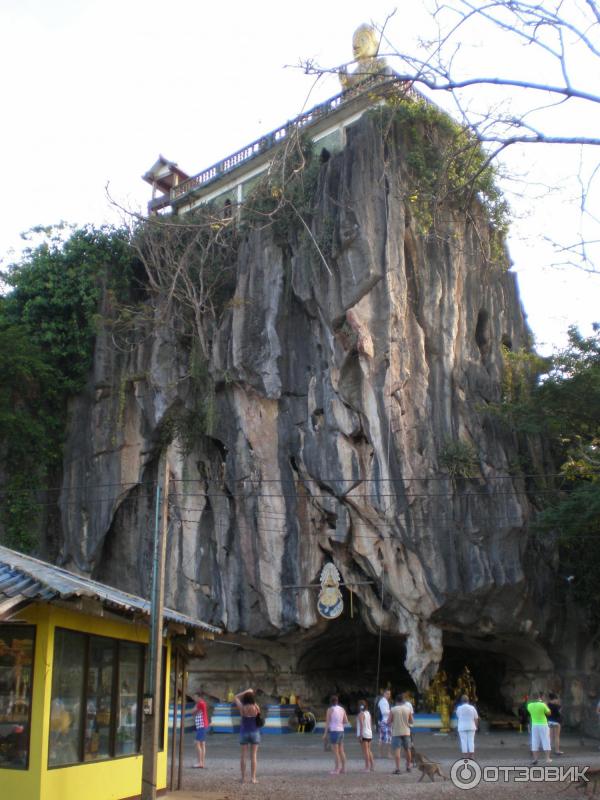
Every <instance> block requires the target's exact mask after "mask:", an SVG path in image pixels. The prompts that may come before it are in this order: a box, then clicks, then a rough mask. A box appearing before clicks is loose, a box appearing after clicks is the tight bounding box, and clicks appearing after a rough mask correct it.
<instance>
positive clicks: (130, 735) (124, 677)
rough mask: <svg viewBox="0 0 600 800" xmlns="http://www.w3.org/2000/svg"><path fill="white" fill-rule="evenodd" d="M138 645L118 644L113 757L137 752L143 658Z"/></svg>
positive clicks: (138, 746) (139, 734) (139, 729)
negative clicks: (116, 701) (117, 695)
mask: <svg viewBox="0 0 600 800" xmlns="http://www.w3.org/2000/svg"><path fill="white" fill-rule="evenodd" d="M141 655H142V653H141V652H140V648H139V646H138V645H135V644H131V643H130V642H120V646H119V701H118V706H117V714H118V718H117V734H116V741H115V755H117V756H124V755H127V754H128V753H137V752H138V750H139V749H140V740H141V715H140V714H138V709H139V708H140V704H141V686H142V675H143V658H140V656H141Z"/></svg>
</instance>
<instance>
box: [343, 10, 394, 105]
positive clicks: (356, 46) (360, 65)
mask: <svg viewBox="0 0 600 800" xmlns="http://www.w3.org/2000/svg"><path fill="white" fill-rule="evenodd" d="M352 52H353V54H354V60H355V62H356V69H355V70H354V72H352V73H350V74H349V73H348V70H347V68H346V67H342V69H341V70H340V83H341V84H342V89H343V90H344V91H345V90H346V89H350V88H351V87H352V86H355V85H356V84H357V83H360V82H361V81H362V80H365V78H368V77H369V76H370V75H376V74H378V73H379V72H383V71H384V70H386V69H387V63H386V60H385V58H380V57H379V56H378V55H377V53H378V52H379V35H378V34H377V31H376V30H375V28H373V27H372V26H371V25H361V26H360V27H358V28H357V29H356V30H355V31H354V36H353V37H352Z"/></svg>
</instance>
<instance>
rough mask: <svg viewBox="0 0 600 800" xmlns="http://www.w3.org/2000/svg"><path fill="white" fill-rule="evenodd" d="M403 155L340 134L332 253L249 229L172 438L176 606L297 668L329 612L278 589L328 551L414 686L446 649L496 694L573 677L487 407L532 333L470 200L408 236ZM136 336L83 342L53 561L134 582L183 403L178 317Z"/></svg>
mask: <svg viewBox="0 0 600 800" xmlns="http://www.w3.org/2000/svg"><path fill="white" fill-rule="evenodd" d="M405 159H406V149H405V145H404V144H403V143H402V139H401V137H400V136H399V135H398V136H395V135H394V132H393V131H392V134H391V136H390V137H389V138H388V139H386V138H385V137H384V136H383V135H382V132H381V127H380V125H378V123H377V120H376V119H374V118H371V117H369V115H366V116H364V117H363V118H362V119H361V120H360V121H359V122H357V123H356V124H355V125H354V126H352V127H351V128H350V129H349V130H348V141H347V145H346V147H345V149H344V150H343V151H342V152H340V153H339V154H337V155H335V156H333V157H332V158H330V159H329V161H327V163H326V164H324V165H323V166H322V168H321V174H320V179H319V187H318V192H317V196H316V200H315V202H316V212H315V215H314V220H313V224H312V233H313V236H314V239H315V240H316V241H317V242H320V244H321V251H322V253H323V254H325V255H326V261H327V265H325V264H324V263H323V260H322V258H321V257H320V255H319V253H318V252H317V250H316V248H315V246H314V243H313V242H312V241H311V240H310V238H309V237H307V236H302V235H300V230H301V228H298V229H290V231H289V236H288V238H287V241H285V242H281V241H280V240H277V241H276V240H275V238H274V236H273V230H272V228H269V227H268V226H267V227H264V228H262V229H261V230H256V231H254V232H251V233H249V234H248V236H247V237H246V239H245V241H244V244H243V246H242V248H241V251H240V254H239V259H238V276H237V288H236V292H235V297H234V302H232V303H230V307H229V309H228V310H227V311H226V312H225V314H224V316H223V318H222V320H221V323H220V325H219V327H218V329H217V330H216V331H215V333H214V337H213V340H212V353H211V359H210V372H211V374H212V375H213V377H214V379H215V382H216V392H215V420H216V423H215V428H214V430H213V431H212V434H211V436H209V437H203V438H201V439H200V440H199V441H198V442H197V446H196V447H195V448H194V449H193V450H192V451H191V452H185V453H184V452H183V451H182V449H181V447H180V446H179V443H178V442H177V441H175V442H173V443H172V444H171V445H170V448H169V456H170V466H171V470H172V476H173V482H172V484H171V494H170V499H169V503H170V520H171V523H170V532H169V537H170V539H169V563H168V602H169V603H170V604H171V605H173V606H176V607H178V608H180V609H182V610H184V611H186V612H187V613H189V614H197V615H199V616H200V617H202V618H204V619H207V620H208V621H210V622H211V623H214V624H217V625H222V626H223V627H224V628H225V629H226V630H227V631H228V632H229V633H230V634H235V635H238V639H237V641H238V642H239V641H241V639H239V635H240V634H243V635H244V636H245V637H247V638H246V642H247V643H248V646H247V648H246V652H247V653H249V654H248V655H247V659H248V663H249V664H250V666H249V667H248V670H249V671H250V674H254V673H255V672H256V670H258V672H259V673H260V672H261V671H262V672H263V673H265V674H266V673H267V672H269V671H270V672H271V674H272V673H273V671H275V672H278V671H280V670H284V671H286V670H287V671H288V672H289V673H290V674H295V675H296V676H297V674H298V673H299V671H301V663H302V655H303V653H304V652H305V651H306V648H305V647H304V645H305V644H306V647H308V645H309V644H310V643H311V642H314V641H315V637H316V636H317V635H323V634H325V633H326V629H327V625H326V624H325V623H323V621H322V620H321V621H320V620H319V618H318V616H317V613H316V605H315V602H314V601H315V596H314V593H312V590H294V589H290V588H286V587H289V586H292V585H293V586H296V585H304V584H310V583H314V582H315V581H316V580H317V579H318V575H319V572H320V569H321V567H322V565H323V563H324V562H326V561H329V560H333V561H334V563H335V564H336V565H337V567H338V568H339V570H340V572H341V573H342V576H343V579H344V580H345V581H347V582H351V581H355V582H357V583H358V584H359V585H356V587H355V598H356V599H355V602H356V603H357V608H359V610H360V612H359V613H360V615H361V620H362V623H361V624H363V625H364V629H365V630H366V631H367V632H369V631H370V632H371V633H373V634H375V633H376V632H378V631H379V629H380V628H381V629H382V631H383V632H384V633H385V635H386V636H390V637H392V638H394V639H397V640H398V641H399V642H402V645H403V647H404V653H405V665H406V668H407V670H408V672H409V673H410V675H411V676H412V678H413V679H414V681H415V682H416V683H417V685H419V686H423V685H425V684H426V683H427V681H428V680H429V678H430V677H431V676H432V674H434V673H435V671H436V669H437V666H438V663H439V661H440V659H441V657H442V653H443V648H444V645H445V644H449V645H453V646H458V647H461V646H463V647H467V648H471V649H473V650H474V651H475V650H478V649H480V648H483V649H486V648H487V649H488V650H489V651H490V652H491V653H492V656H494V654H495V656H497V657H498V658H500V659H505V660H507V659H508V661H507V664H508V667H507V671H506V673H505V680H506V691H507V692H508V693H509V694H513V695H516V694H518V692H519V691H522V689H523V688H524V686H525V684H526V683H527V682H529V684H531V681H532V680H533V679H534V678H535V676H536V675H537V676H540V675H544V676H550V675H553V674H554V673H555V672H557V670H560V669H561V668H562V667H564V670H567V671H568V670H571V672H570V673H569V674H570V675H571V678H572V680H573V681H575V682H576V681H578V680H579V681H581V680H584V682H585V680H587V678H586V679H583V678H581V676H580V675H579V673H578V672H576V671H575V672H574V671H573V669H574V665H573V663H572V661H573V659H571V661H570V664H569V665H567V663H566V662H565V663H564V664H563V665H562V667H561V665H559V664H558V661H560V658H557V652H558V650H560V645H558V644H557V641H558V640H557V637H559V636H560V630H564V626H565V625H567V620H568V614H567V611H566V609H561V610H559V612H558V616H557V615H556V613H555V614H554V615H553V619H550V615H549V613H548V612H547V611H546V610H545V608H548V607H550V606H549V605H548V604H544V603H543V602H541V598H545V599H546V600H548V599H549V598H550V597H551V595H552V593H553V591H554V589H553V585H554V583H553V579H552V575H551V567H552V564H551V561H552V555H551V553H546V552H541V551H535V552H534V551H532V549H531V547H530V544H529V536H528V521H529V519H530V517H531V514H532V510H531V507H530V505H529V502H528V499H527V482H526V480H525V478H524V477H523V475H522V473H521V471H520V470H519V468H518V461H519V457H520V455H522V453H521V454H520V453H519V452H518V449H517V439H516V436H514V435H513V434H511V433H510V432H507V431H505V430H502V429H501V428H500V426H499V424H498V423H497V421H495V419H494V417H493V416H492V415H490V414H488V413H486V406H487V405H489V404H490V403H493V402H497V401H498V400H499V399H500V392H501V381H502V355H501V346H502V345H503V344H504V345H509V346H510V347H512V348H513V349H515V350H517V349H519V348H521V347H528V346H529V334H528V330H527V327H526V323H525V319H524V315H523V311H522V309H521V306H520V303H519V299H518V294H517V290H516V286H515V279H514V277H513V275H512V274H510V273H508V272H506V270H505V269H504V268H503V267H502V266H500V265H499V264H498V263H496V262H494V261H493V260H492V259H490V257H489V253H490V242H489V227H488V224H487V222H486V220H485V217H484V214H483V212H481V211H480V210H479V211H478V210H477V209H476V208H475V209H471V212H470V213H469V214H465V213H463V212H462V211H460V210H459V209H453V208H452V207H450V206H448V207H440V208H438V209H437V222H436V227H435V230H434V231H431V232H429V233H426V234H424V233H423V232H422V231H421V230H420V229H419V225H418V224H417V221H416V220H415V218H414V217H411V213H410V211H409V210H407V209H409V208H410V205H411V204H410V202H408V200H407V191H408V189H407V178H406V174H407V173H406V169H405ZM145 334H146V335H142V333H141V332H140V337H139V343H138V345H137V346H136V347H134V348H133V349H132V350H130V351H128V352H121V351H119V350H118V349H117V348H115V346H114V343H113V341H112V339H111V337H110V336H109V335H108V333H104V334H101V335H100V336H99V338H98V342H97V348H96V358H95V364H94V373H93V376H92V377H91V378H90V383H89V389H88V391H87V393H86V394H85V395H83V396H81V397H80V398H79V399H78V400H77V401H76V402H75V403H74V404H73V407H72V413H71V420H72V422H71V427H70V436H69V441H68V445H67V448H66V454H65V472H64V492H63V501H62V506H61V508H62V523H63V529H62V534H61V537H62V551H61V558H62V560H63V561H64V562H65V563H67V564H69V565H70V566H72V567H75V568H77V569H79V570H82V571H85V572H91V573H92V574H94V576H96V577H99V578H100V579H103V580H106V581H108V582H110V583H114V584H117V585H120V586H122V587H123V588H126V589H128V590H130V591H135V592H141V593H144V592H146V591H147V588H148V582H149V574H148V569H149V562H148V552H149V546H150V545H149V542H150V535H151V530H152V517H153V499H152V482H153V481H154V479H155V477H156V464H157V458H158V451H159V449H160V435H159V434H160V430H161V428H160V426H161V422H163V421H164V419H165V415H167V414H168V413H169V412H170V411H172V410H173V409H174V408H177V407H182V408H183V407H185V404H186V402H187V395H186V380H185V376H186V375H187V372H188V368H189V365H188V356H187V354H186V352H185V351H184V350H183V349H182V348H181V346H180V345H179V344H178V338H177V320H175V319H174V320H172V324H171V325H167V326H166V327H165V326H164V325H161V326H160V327H159V326H157V327H156V328H155V330H153V331H150V335H148V334H149V332H148V331H146V332H145ZM449 442H460V443H462V445H468V446H469V448H470V450H471V451H472V453H473V454H474V455H475V459H474V464H473V468H472V473H471V474H472V477H471V478H469V479H463V478H455V479H453V478H452V477H451V476H450V475H449V473H448V470H447V469H446V468H445V467H444V465H443V459H442V454H443V453H444V452H445V448H447V447H448V443H449ZM529 456H530V458H531V459H535V457H536V456H535V453H533V452H532V451H531V447H530V453H529ZM538 463H539V462H538ZM87 485H90V486H91V485H93V486H95V487H97V488H94V489H88V488H86V486H87ZM368 581H372V583H368ZM382 594H383V602H382ZM571 618H572V617H571ZM334 624H335V623H329V625H334ZM561 626H562V627H561ZM330 630H331V629H330ZM290 642H293V647H287V649H286V647H285V646H284V645H285V644H286V643H288V644H289V643H290ZM261 643H262V645H261ZM571 646H572V647H573V648H574V651H573V654H574V655H575V654H578V656H581V654H582V653H584V652H585V648H586V645H585V644H584V643H583V641H577V642H573V641H572V642H571V644H570V647H571ZM261 648H262V650H261ZM250 651H252V653H253V655H252V654H251V653H250ZM211 658H212V659H213V662H214V668H215V670H217V672H218V670H219V669H221V668H225V667H224V666H223V665H224V664H225V666H226V664H227V663H229V662H228V660H227V659H228V658H229V656H227V658H226V657H225V656H224V655H223V651H221V656H220V657H219V656H218V655H214V654H212V655H211V656H210V657H209V660H208V662H207V663H209V662H210V659H211ZM242 660H243V659H242ZM508 662H510V663H508ZM219 664H220V665H221V666H219ZM564 670H563V674H566V672H564ZM215 674H216V673H215ZM523 676H525V677H523ZM532 676H533V677H532ZM570 680H571V679H570ZM588 683H589V682H588ZM574 685H575V684H574ZM587 685H588V684H586V686H587ZM290 688H293V687H290ZM284 689H285V687H282V686H281V685H280V686H279V690H281V691H283V690H284ZM276 690H277V689H276ZM288 690H289V689H288ZM584 701H585V698H584V700H582V701H581V702H582V703H583V702H584ZM568 702H569V698H567V703H568ZM575 705H576V704H575V703H573V706H575Z"/></svg>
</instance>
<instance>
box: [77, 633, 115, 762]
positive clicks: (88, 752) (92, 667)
mask: <svg viewBox="0 0 600 800" xmlns="http://www.w3.org/2000/svg"><path fill="white" fill-rule="evenodd" d="M116 655H117V642H116V640H114V639H103V638H100V637H99V636H91V637H90V655H89V661H88V668H87V692H86V715H85V733H84V737H83V759H84V761H96V760H97V759H99V758H108V757H109V756H111V755H112V752H111V731H112V720H113V717H114V704H113V680H114V677H115V673H116V663H117V661H116Z"/></svg>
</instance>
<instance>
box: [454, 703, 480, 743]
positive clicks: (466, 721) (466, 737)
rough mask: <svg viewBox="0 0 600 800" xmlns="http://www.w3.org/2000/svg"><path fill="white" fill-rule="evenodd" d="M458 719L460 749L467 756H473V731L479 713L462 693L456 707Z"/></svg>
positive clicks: (477, 725) (477, 723)
mask: <svg viewBox="0 0 600 800" xmlns="http://www.w3.org/2000/svg"><path fill="white" fill-rule="evenodd" d="M456 718H457V720H458V726H457V729H458V736H459V739H460V749H461V751H462V753H463V754H464V755H465V756H466V757H467V758H474V757H475V731H476V730H477V728H478V727H479V715H478V713H477V709H476V708H475V706H472V705H471V704H470V703H469V698H468V696H467V695H466V694H463V695H462V697H461V698H460V705H458V706H457V707H456Z"/></svg>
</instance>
